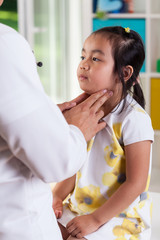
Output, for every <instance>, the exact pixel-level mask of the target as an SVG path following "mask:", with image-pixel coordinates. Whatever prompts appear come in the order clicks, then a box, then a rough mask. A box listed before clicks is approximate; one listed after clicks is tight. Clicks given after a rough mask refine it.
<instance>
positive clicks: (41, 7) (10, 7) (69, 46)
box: [0, 0, 160, 192]
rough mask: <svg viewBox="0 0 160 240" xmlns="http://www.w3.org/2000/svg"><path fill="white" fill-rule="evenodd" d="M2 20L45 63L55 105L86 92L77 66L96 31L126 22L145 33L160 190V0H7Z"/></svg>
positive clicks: (144, 73) (154, 187)
mask: <svg viewBox="0 0 160 240" xmlns="http://www.w3.org/2000/svg"><path fill="white" fill-rule="evenodd" d="M0 22H1V23H4V24H7V25H9V26H11V27H12V28H14V29H16V30H17V31H19V32H20V33H21V34H22V35H23V36H24V37H25V38H26V39H27V41H28V42H29V43H30V46H31V48H32V49H33V51H34V54H35V56H36V60H37V62H39V61H40V62H43V67H41V68H38V72H39V75H40V79H41V81H42V84H43V86H44V88H45V91H46V93H47V94H48V95H49V96H50V97H51V98H52V99H53V101H54V102H55V103H60V102H63V101H66V100H70V99H72V98H74V97H75V96H77V95H78V94H79V93H80V89H79V86H78V82H77V77H76V69H77V66H78V63H79V61H80V55H81V48H82V44H83V41H84V39H85V38H86V37H87V36H88V35H89V34H90V33H91V32H92V31H94V30H96V29H98V28H101V27H104V26H109V25H121V26H123V27H130V28H131V29H133V30H135V31H137V32H139V34H140V35H141V36H142V39H143V41H144V44H145V49H146V60H145V63H144V65H143V67H142V69H141V76H140V79H141V84H142V88H143V90H144V93H145V98H146V111H147V112H148V113H149V115H150V116H151V119H152V123H153V128H154V131H155V142H154V144H153V170H152V178H151V186H150V189H151V191H155V192H160V184H159V183H160V28H159V26H160V1H159V0H154V1H152V0H140V1H139V0H45V1H44V0H5V1H4V4H3V5H2V7H1V9H0Z"/></svg>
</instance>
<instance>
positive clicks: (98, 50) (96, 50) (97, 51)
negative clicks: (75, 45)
mask: <svg viewBox="0 0 160 240" xmlns="http://www.w3.org/2000/svg"><path fill="white" fill-rule="evenodd" d="M82 52H86V50H85V49H84V48H82ZM91 52H92V53H100V54H102V55H103V56H105V54H104V52H102V51H101V50H100V49H94V50H92V51H91Z"/></svg>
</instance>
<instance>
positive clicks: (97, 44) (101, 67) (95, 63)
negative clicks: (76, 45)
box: [77, 34, 120, 94]
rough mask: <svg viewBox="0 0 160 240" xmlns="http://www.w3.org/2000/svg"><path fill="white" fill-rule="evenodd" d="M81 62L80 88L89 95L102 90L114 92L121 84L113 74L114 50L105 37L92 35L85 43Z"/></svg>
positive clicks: (79, 70) (78, 72) (79, 73)
mask: <svg viewBox="0 0 160 240" xmlns="http://www.w3.org/2000/svg"><path fill="white" fill-rule="evenodd" d="M81 59H82V60H81V62H80V64H79V66H78V69H77V76H78V81H79V84H80V88H81V89H82V90H83V91H85V92H86V93H88V94H92V93H94V92H97V91H99V90H102V89H108V90H112V91H113V92H114V90H115V88H116V86H117V84H119V83H120V81H119V79H118V76H117V74H115V73H113V70H114V59H113V57H112V48H111V45H110V43H109V41H107V40H106V39H105V38H104V37H103V36H101V35H100V34H99V35H94V34H92V35H91V36H89V37H88V38H87V39H86V41H85V42H84V45H83V49H82V57H81Z"/></svg>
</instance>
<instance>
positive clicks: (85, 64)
mask: <svg viewBox="0 0 160 240" xmlns="http://www.w3.org/2000/svg"><path fill="white" fill-rule="evenodd" d="M80 69H83V70H86V71H87V70H89V64H88V63H87V62H81V64H80Z"/></svg>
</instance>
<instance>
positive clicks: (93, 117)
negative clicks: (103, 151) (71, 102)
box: [63, 90, 113, 141]
mask: <svg viewBox="0 0 160 240" xmlns="http://www.w3.org/2000/svg"><path fill="white" fill-rule="evenodd" d="M112 95H113V92H111V91H107V90H106V91H105V90H102V91H99V92H97V93H94V94H92V95H91V96H89V97H88V98H87V99H86V100H84V101H83V102H81V103H79V104H78V105H76V106H75V107H73V108H71V109H70V110H67V111H64V112H63V115H64V117H65V119H66V121H67V122H68V124H72V125H75V126H76V127H78V128H79V129H80V130H81V131H82V133H83V135H84V137H85V139H86V141H89V140H90V139H91V138H92V137H94V136H95V134H96V133H97V132H99V131H100V130H102V129H103V128H104V127H105V126H106V123H105V122H104V121H100V120H101V118H103V116H104V112H103V111H102V110H99V109H100V107H101V106H102V105H103V104H104V103H105V102H106V101H107V100H108V99H109V98H110V97H111V96H112Z"/></svg>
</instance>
